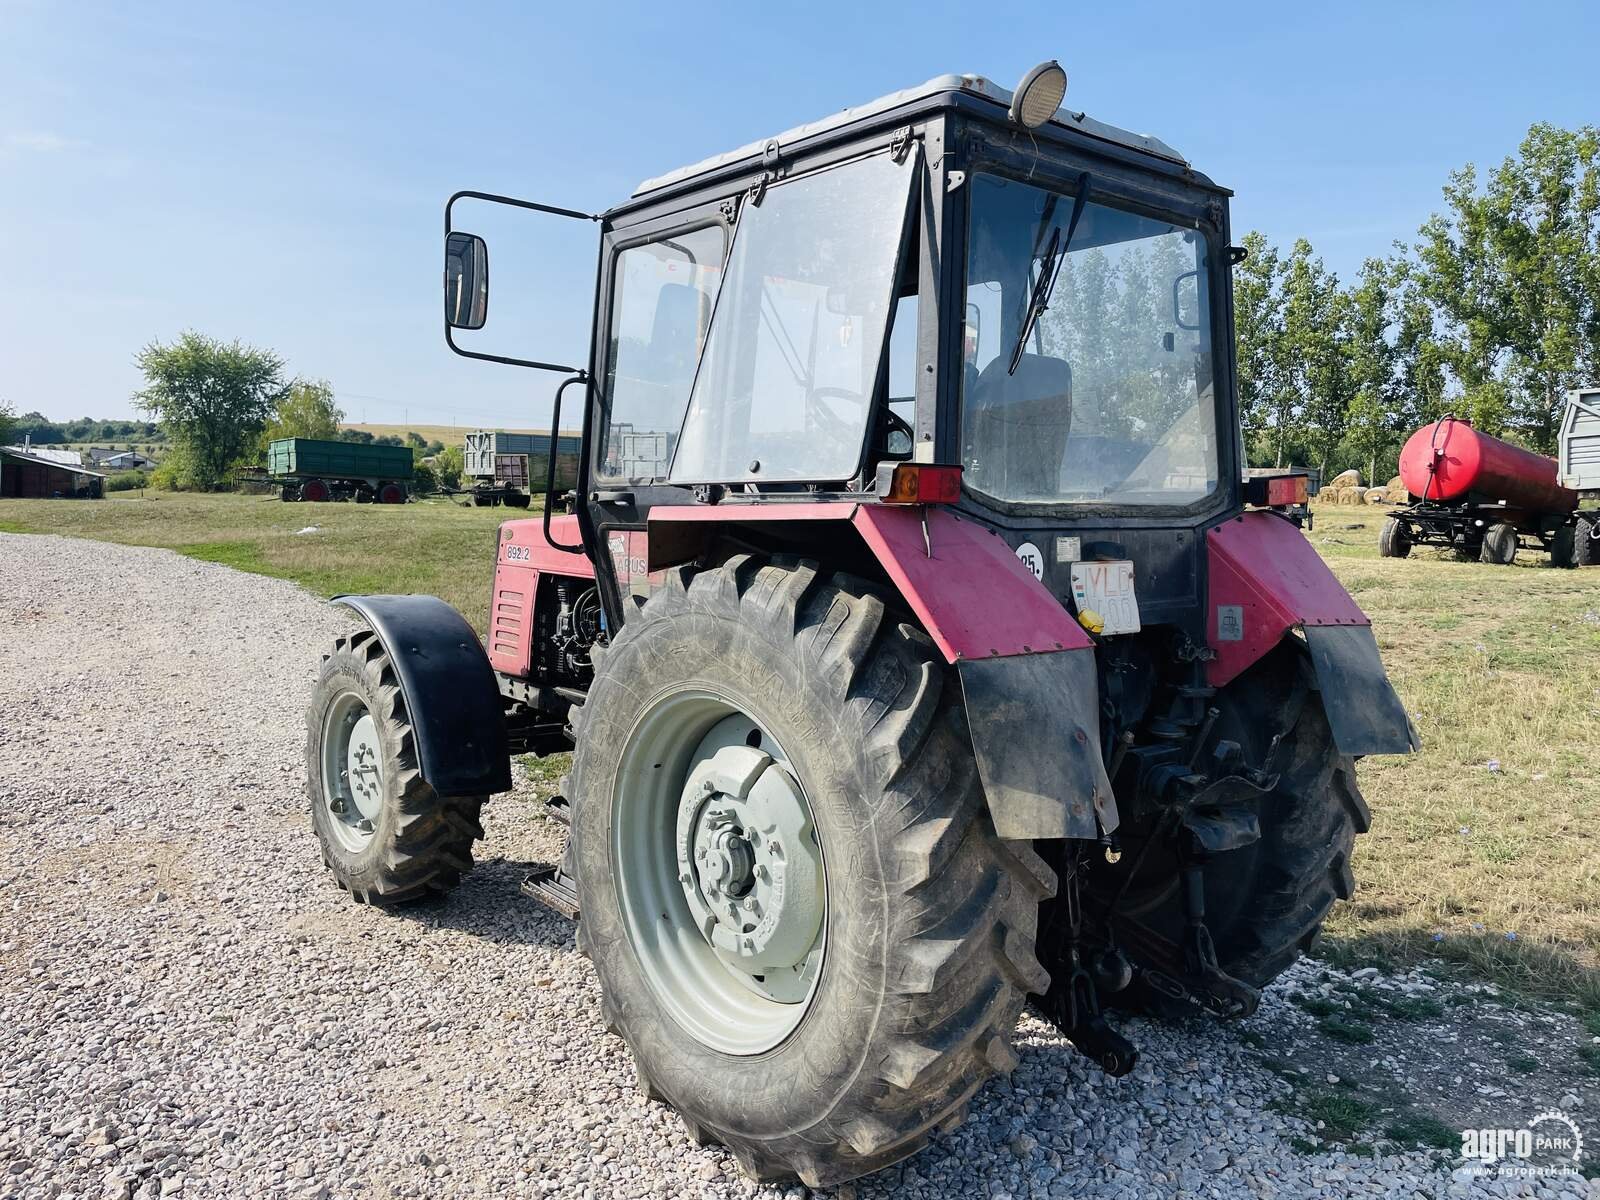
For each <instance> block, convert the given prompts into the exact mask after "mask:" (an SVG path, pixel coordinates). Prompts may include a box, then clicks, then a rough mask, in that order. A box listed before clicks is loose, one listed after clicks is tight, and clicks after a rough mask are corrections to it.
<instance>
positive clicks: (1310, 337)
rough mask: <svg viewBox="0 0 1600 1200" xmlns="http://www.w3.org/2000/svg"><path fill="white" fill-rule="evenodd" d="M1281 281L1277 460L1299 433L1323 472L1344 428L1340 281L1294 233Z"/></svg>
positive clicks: (1280, 463) (1275, 419)
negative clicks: (1292, 243) (1281, 316)
mask: <svg viewBox="0 0 1600 1200" xmlns="http://www.w3.org/2000/svg"><path fill="white" fill-rule="evenodd" d="M1282 286H1283V333H1282V354H1283V359H1282V368H1281V370H1280V372H1279V376H1280V378H1279V381H1278V389H1277V393H1276V399H1275V403H1274V405H1273V409H1274V412H1273V423H1274V426H1275V428H1274V441H1275V444H1276V460H1277V461H1276V465H1277V466H1280V467H1281V466H1283V465H1284V459H1285V455H1286V452H1287V450H1288V449H1289V445H1290V442H1291V440H1292V439H1294V438H1296V437H1300V438H1303V439H1304V440H1305V441H1306V443H1307V444H1308V446H1309V447H1310V449H1311V452H1312V453H1313V455H1314V456H1315V457H1316V458H1317V460H1318V462H1317V465H1318V466H1319V467H1321V468H1323V470H1324V471H1326V469H1327V465H1328V460H1329V459H1330V458H1331V457H1332V455H1333V451H1334V450H1335V449H1336V448H1337V447H1338V445H1339V443H1340V442H1341V441H1342V440H1343V439H1344V433H1345V403H1346V399H1347V398H1346V396H1345V388H1344V379H1343V362H1342V356H1343V348H1342V346H1341V344H1340V339H1339V329H1338V322H1339V319H1340V316H1341V313H1342V304H1341V302H1340V301H1339V299H1338V296H1339V281H1338V280H1337V279H1336V278H1335V277H1334V276H1333V275H1332V274H1330V273H1329V272H1328V270H1327V269H1326V268H1325V267H1324V266H1323V265H1322V260H1321V259H1320V258H1317V257H1315V256H1314V254H1313V252H1312V249H1311V243H1310V242H1308V241H1306V239H1305V238H1298V239H1296V240H1295V244H1294V247H1293V248H1292V249H1291V250H1290V251H1289V257H1288V258H1287V259H1286V260H1285V261H1284V266H1283V285H1282Z"/></svg>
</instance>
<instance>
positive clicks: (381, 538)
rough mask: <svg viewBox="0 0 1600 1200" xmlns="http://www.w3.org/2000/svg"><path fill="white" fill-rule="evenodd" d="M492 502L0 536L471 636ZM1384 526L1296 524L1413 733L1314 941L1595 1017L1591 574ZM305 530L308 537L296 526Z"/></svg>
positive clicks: (145, 508) (1599, 914)
mask: <svg viewBox="0 0 1600 1200" xmlns="http://www.w3.org/2000/svg"><path fill="white" fill-rule="evenodd" d="M419 432H421V431H420V430H419ZM505 515H506V514H505V512H504V511H503V510H495V509H472V508H462V507H458V506H456V505H454V504H451V503H448V502H444V501H430V502H427V503H423V504H409V505H405V506H403V507H401V506H395V507H384V506H374V505H354V504H322V505H311V504H283V503H281V502H280V501H277V500H261V499H255V498H242V497H232V496H179V495H154V496H153V497H150V498H146V499H144V500H132V499H130V500H107V501H99V502H61V501H54V502H52V501H20V500H13V501H0V530H8V531H14V532H28V531H38V532H51V533H62V534H71V535H75V536H80V537H90V538H101V539H105V540H111V541H117V542H126V543H131V544H136V545H152V546H169V547H172V548H174V549H178V550H181V551H183V552H184V553H187V554H192V555H194V556H195V557H197V558H204V559H208V560H210V561H215V562H224V563H228V564H229V565H232V566H236V567H240V568H242V569H244V570H249V571H258V572H262V573H265V574H270V575H278V576H282V577H285V578H288V579H293V580H296V581H298V582H300V583H302V584H304V585H305V586H307V587H308V588H310V589H311V590H313V591H315V592H317V593H319V594H322V595H332V594H334V593H336V592H341V591H350V592H362V591H401V592H405V591H418V592H431V593H434V594H437V595H440V596H443V597H444V598H445V599H446V600H448V601H449V602H450V603H452V604H454V605H455V606H456V607H458V608H459V609H461V611H462V612H463V613H465V614H466V615H467V616H468V618H469V619H470V620H472V621H473V623H474V624H475V625H477V626H478V627H479V628H480V630H481V628H482V624H483V617H484V607H485V603H486V598H487V596H488V590H489V583H490V575H491V570H492V555H493V546H494V530H495V527H496V525H497V524H498V523H499V521H501V520H502V519H504V518H505ZM1382 519H1383V514H1382V511H1381V510H1376V509H1371V508H1344V507H1326V508H1319V509H1318V510H1317V518H1316V528H1315V529H1314V530H1313V531H1312V532H1311V533H1310V534H1309V537H1310V539H1311V542H1312V544H1313V545H1314V546H1316V548H1317V549H1318V551H1319V552H1321V553H1322V554H1323V555H1324V557H1325V558H1326V559H1327V560H1328V562H1329V563H1330V564H1331V566H1332V567H1333V570H1334V571H1335V573H1336V574H1337V575H1338V576H1339V578H1340V580H1341V581H1342V582H1343V583H1344V585H1345V586H1346V587H1347V588H1348V589H1349V590H1350V591H1351V592H1352V593H1353V594H1354V595H1355V597H1356V599H1357V601H1358V602H1359V603H1360V604H1361V605H1362V607H1364V608H1365V609H1366V610H1367V612H1368V613H1369V614H1370V615H1371V616H1372V619H1373V623H1374V626H1375V628H1376V631H1377V635H1378V641H1379V644H1380V645H1381V646H1382V648H1383V653H1384V659H1385V662H1386V663H1387V665H1388V667H1389V670H1390V672H1391V675H1392V677H1393V679H1394V682H1395V686H1396V687H1397V688H1398V689H1399V692H1400V695H1401V697H1402V698H1403V699H1404V700H1405V702H1406V705H1407V707H1408V708H1409V709H1410V711H1411V713H1412V714H1413V717H1414V719H1415V721H1416V724H1417V727H1418V729H1419V730H1420V731H1421V734H1422V738H1423V742H1424V748H1423V751H1422V753H1420V754H1418V755H1415V756H1413V757H1410V758H1396V759H1369V760H1366V761H1364V762H1363V763H1362V764H1361V766H1360V776H1361V783H1362V786H1363V788H1364V790H1365V791H1366V795H1367V799H1368V801H1369V802H1370V804H1371V806H1372V811H1373V815H1374V821H1373V829H1372V833H1371V834H1370V835H1368V836H1367V837H1366V838H1363V839H1362V840H1361V842H1360V844H1359V847H1358V850H1357V857H1356V861H1355V871H1356V876H1357V880H1358V883H1359V885H1360V891H1359V892H1358V895H1357V900H1356V902H1355V903H1354V904H1349V905H1343V906H1341V907H1340V908H1339V909H1338V910H1336V915H1335V916H1334V918H1333V920H1332V922H1331V924H1330V926H1329V938H1328V941H1327V953H1329V954H1330V955H1333V956H1337V957H1341V958H1344V959H1350V960H1361V961H1364V962H1381V963H1386V964H1392V965H1401V964H1414V963H1426V962H1442V963H1454V964H1457V965H1459V966H1462V967H1466V968H1469V969H1470V970H1472V971H1473V972H1474V973H1475V974H1478V975H1481V976H1483V977H1486V978H1490V979H1493V980H1495V981H1497V982H1499V983H1501V984H1504V985H1506V986H1507V987H1509V988H1511V989H1513V990H1514V991H1516V992H1519V993H1524V994H1529V995H1535V996H1542V997H1546V998H1559V997H1569V998H1574V999H1577V1000H1579V1001H1581V1002H1582V1003H1584V1004H1585V1005H1586V1006H1587V1007H1588V1008H1590V1009H1591V1010H1592V1011H1594V1012H1595V1013H1596V1015H1597V1019H1600V783H1597V780H1596V776H1597V775H1600V570H1590V571H1581V572H1580V571H1558V570H1554V569H1552V568H1550V567H1548V566H1546V565H1545V563H1544V562H1543V560H1541V559H1539V558H1537V557H1535V556H1533V555H1524V556H1523V557H1522V558H1521V559H1519V561H1518V563H1517V564H1516V565H1515V566H1513V567H1503V568H1497V567H1489V566H1484V565H1482V564H1480V563H1458V562H1455V561H1452V560H1448V559H1445V558H1443V557H1441V556H1440V555H1438V554H1436V553H1435V552H1433V551H1424V550H1419V551H1416V552H1414V553H1413V556H1412V557H1411V558H1409V559H1404V560H1397V559H1382V558H1379V557H1378V556H1377V533H1378V526H1379V524H1380V523H1381V521H1382ZM307 525H316V526H318V531H317V532H316V533H314V534H300V533H297V532H296V531H297V530H300V529H303V528H304V527H305V526H307ZM1596 1032H1597V1033H1600V1023H1597V1027H1596Z"/></svg>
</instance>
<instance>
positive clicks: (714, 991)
mask: <svg viewBox="0 0 1600 1200" xmlns="http://www.w3.org/2000/svg"><path fill="white" fill-rule="evenodd" d="M611 809H612V811H611V846H610V852H611V866H612V878H613V880H615V883H616V888H617V899H618V907H619V909H620V915H621V918H622V923H623V927H624V929H625V931H626V933H627V935H628V940H629V942H630V944H631V945H632V947H633V950H634V953H635V955H636V957H637V959H638V962H639V965H640V968H641V970H642V972H643V974H644V977H645V980H646V982H647V983H648V985H649V987H650V989H651V991H652V992H653V993H654V994H655V997H656V999H657V1001H658V1002H659V1004H660V1005H661V1007H662V1008H663V1009H665V1010H666V1012H667V1013H668V1014H669V1015H670V1016H671V1017H672V1019H673V1020H674V1021H675V1022H676V1023H677V1024H678V1025H680V1026H681V1027H682V1028H683V1029H684V1030H685V1031H687V1032H688V1033H689V1034H690V1035H691V1036H692V1037H694V1038H695V1039H696V1040H698V1041H700V1042H701V1043H703V1044H704V1045H706V1046H709V1047H710V1048H712V1049H714V1050H718V1051H721V1052H722V1053H725V1054H732V1055H752V1054H760V1053H763V1052H765V1051H767V1050H771V1049H772V1048H773V1047H775V1046H777V1045H779V1044H780V1043H781V1042H783V1041H784V1040H785V1039H786V1038H788V1037H789V1036H790V1035H791V1034H792V1033H793V1032H794V1031H795V1029H797V1028H798V1027H799V1025H800V1023H801V1021H802V1020H804V1018H805V1015H806V1013H807V1012H808V1011H809V1009H810V1006H811V1001H812V998H813V997H814V995H815V993H816V987H817V981H818V979H819V977H820V975H821V972H822V963H823V958H824V955H825V952H826V946H827V925H828V921H827V870H826V865H825V861H824V857H823V848H822V839H821V836H820V835H819V834H818V832H817V830H816V826H815V822H814V819H813V816H812V811H811V805H810V801H809V799H808V797H807V795H806V791H805V788H804V786H803V783H802V781H801V779H800V777H799V774H798V772H797V771H796V770H795V768H794V766H793V763H792V761H791V760H790V759H789V757H788V755H787V754H785V752H784V750H783V747H782V746H781V745H780V744H779V743H778V741H777V739H776V738H774V737H773V736H772V734H771V732H770V731H769V730H768V729H767V728H766V727H765V726H763V725H762V724H761V723H760V722H759V721H756V720H755V719H754V718H752V717H751V716H749V715H748V714H747V713H746V712H745V711H744V710H743V709H742V708H741V707H740V706H739V705H738V704H736V703H734V702H733V701H732V700H731V699H729V698H727V697H724V696H719V695H715V694H713V693H711V692H709V691H692V692H678V693H673V694H669V695H667V696H665V697H662V698H659V699H658V700H656V701H655V702H653V703H652V704H651V705H650V706H648V707H647V708H646V710H645V714H644V715H643V716H642V717H641V718H640V719H639V721H638V723H637V724H636V725H635V727H634V729H633V732H632V734H631V735H630V736H629V737H628V739H627V742H626V745H625V747H624V749H623V754H622V761H621V762H620V764H619V769H618V773H617V784H616V789H615V794H614V796H613V798H612V806H611Z"/></svg>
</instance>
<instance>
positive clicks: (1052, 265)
mask: <svg viewBox="0 0 1600 1200" xmlns="http://www.w3.org/2000/svg"><path fill="white" fill-rule="evenodd" d="M1088 199H1089V172H1087V171H1085V172H1084V173H1083V174H1082V175H1079V176H1078V195H1077V197H1076V198H1075V199H1074V200H1073V201H1072V216H1071V217H1070V218H1069V219H1068V220H1067V236H1066V237H1065V238H1063V237H1062V236H1061V229H1060V227H1059V226H1058V227H1057V228H1056V229H1055V231H1054V232H1052V233H1051V235H1050V244H1049V245H1047V246H1046V247H1045V248H1044V255H1043V256H1042V257H1041V258H1040V260H1039V278H1038V279H1037V280H1036V281H1035V282H1034V285H1033V291H1031V292H1030V293H1028V311H1027V312H1025V313H1023V314H1022V328H1021V329H1020V330H1018V331H1017V344H1016V345H1014V346H1013V347H1011V365H1010V366H1008V367H1007V368H1006V374H1007V375H1015V374H1016V373H1017V364H1018V363H1020V362H1021V361H1022V351H1023V348H1024V347H1025V346H1027V344H1028V335H1029V334H1030V333H1032V332H1033V327H1034V325H1035V324H1036V323H1037V322H1038V320H1039V315H1040V314H1041V313H1043V312H1044V310H1045V309H1047V308H1049V307H1050V294H1051V293H1052V292H1054V291H1055V290H1056V276H1057V275H1059V274H1060V273H1061V264H1062V262H1063V261H1064V260H1065V259H1066V257H1067V251H1068V250H1070V249H1071V248H1072V235H1073V234H1074V233H1076V232H1077V230H1078V218H1079V217H1081V216H1083V206H1084V203H1085V202H1086V201H1087V200H1088ZM1046 211H1047V212H1048V210H1046Z"/></svg>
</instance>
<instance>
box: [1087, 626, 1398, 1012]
mask: <svg viewBox="0 0 1600 1200" xmlns="http://www.w3.org/2000/svg"><path fill="white" fill-rule="evenodd" d="M1252 671H1253V672H1261V673H1263V674H1251V675H1246V676H1242V677H1241V678H1240V679H1239V680H1236V681H1235V682H1234V683H1233V684H1231V685H1230V687H1229V689H1228V691H1226V692H1224V694H1223V697H1220V698H1219V699H1220V700H1224V701H1226V700H1227V699H1228V698H1229V697H1230V696H1231V697H1232V698H1233V699H1234V701H1235V702H1236V703H1238V704H1239V706H1240V707H1239V710H1238V715H1239V717H1240V719H1241V720H1242V722H1243V723H1244V724H1245V725H1247V726H1251V727H1255V728H1258V729H1259V730H1261V731H1265V732H1264V733H1263V737H1265V736H1266V734H1267V733H1270V732H1271V731H1273V730H1274V729H1277V730H1282V731H1283V732H1282V736H1281V739H1280V740H1279V742H1278V745H1277V749H1276V751H1275V752H1273V754H1272V755H1271V762H1270V763H1269V765H1268V769H1269V771H1271V772H1274V773H1277V774H1278V776H1279V778H1278V783H1277V786H1276V787H1275V788H1274V789H1273V791H1272V792H1271V793H1270V794H1269V795H1268V796H1266V797H1265V798H1264V799H1263V801H1262V807H1261V810H1260V814H1259V817H1260V823H1261V839H1260V841H1259V842H1257V843H1256V844H1255V845H1254V846H1251V847H1247V848H1246V849H1244V850H1238V851H1232V852H1230V853H1229V854H1223V855H1219V856H1218V857H1217V858H1216V859H1215V860H1213V862H1212V863H1211V864H1210V866H1209V867H1208V878H1207V895H1208V901H1207V912H1208V925H1209V931H1210V933H1211V936H1212V940H1213V943H1214V945H1215V948H1216V953H1217V960H1218V964H1219V965H1220V966H1221V967H1222V969H1223V970H1225V971H1227V972H1228V973H1229V974H1230V975H1233V976H1235V977H1237V978H1239V979H1242V980H1244V981H1245V982H1246V983H1249V984H1250V985H1252V986H1253V987H1257V988H1260V987H1265V986H1266V985H1267V984H1268V983H1270V982H1272V980H1274V979H1276V978H1277V977H1278V976H1279V975H1281V974H1282V973H1283V972H1284V971H1285V970H1287V969H1288V967H1289V966H1290V965H1291V964H1293V963H1294V961H1295V960H1296V959H1298V958H1299V957H1300V956H1301V955H1302V954H1304V953H1305V952H1307V951H1308V950H1310V949H1311V948H1312V947H1313V946H1314V945H1315V944H1316V941H1317V938H1318V936H1319V935H1320V934H1321V931H1322V925H1323V922H1324V921H1325V920H1326V919H1327V916H1328V913H1329V912H1330V911H1331V910H1332V908H1333V906H1334V904H1335V902H1337V901H1339V900H1348V899H1350V898H1351V896H1352V895H1353V894H1354V892H1355V878H1354V875H1353V874H1352V872H1351V856H1352V853H1353V851H1354V848H1355V840H1356V837H1357V836H1358V835H1360V834H1363V833H1366V832H1367V830H1368V828H1369V827H1370V826H1371V824H1372V816H1371V813H1370V812H1369V811H1368V809H1367V804H1366V801H1365V800H1364V799H1363V798H1362V796H1361V790H1360V788H1359V787H1358V786H1357V782H1356V771H1355V760H1354V759H1352V758H1351V757H1350V756H1349V755H1347V754H1343V753H1341V752H1340V751H1339V749H1338V747H1337V746H1336V745H1335V744H1334V741H1333V734H1332V731H1331V730H1330V728H1329V726H1328V719H1327V716H1326V714H1325V713H1324V711H1323V707H1322V702H1321V697H1320V693H1319V692H1318V691H1317V690H1316V677H1315V673H1314V671H1313V670H1312V667H1311V664H1310V662H1309V660H1308V659H1307V657H1306V654H1305V651H1304V649H1303V648H1302V647H1301V646H1300V645H1299V644H1298V643H1297V642H1294V641H1292V640H1291V641H1286V642H1285V643H1283V644H1282V645H1280V646H1279V647H1278V649H1276V650H1274V651H1273V652H1272V654H1271V656H1270V657H1269V658H1267V659H1264V660H1262V662H1261V663H1259V664H1258V665H1257V667H1255V668H1252ZM1275 679H1276V680H1277V681H1278V683H1277V684H1275V683H1274V682H1273V681H1274V680H1275ZM1295 680H1297V682H1296V683H1295V684H1294V686H1293V687H1292V689H1291V690H1289V691H1288V692H1287V693H1285V690H1284V687H1283V686H1281V684H1283V683H1284V682H1287V681H1295ZM1233 855H1240V856H1248V857H1244V858H1242V859H1241V860H1239V862H1238V865H1233V864H1232V863H1230V858H1231V857H1232V856H1233ZM1213 872H1214V873H1213ZM1219 884H1220V886H1222V887H1224V888H1226V889H1227V890H1228V892H1230V893H1231V895H1218V894H1217V893H1216V892H1214V891H1213V889H1214V888H1215V887H1217V886H1218V885H1219ZM1230 901H1231V902H1230ZM1166 905H1167V911H1166V913H1165V917H1164V920H1165V926H1164V928H1165V929H1166V930H1167V931H1169V932H1172V933H1175V932H1176V931H1177V930H1178V929H1181V927H1182V922H1183V918H1182V916H1181V912H1182V901H1181V897H1180V896H1179V894H1178V892H1177V890H1176V889H1174V891H1173V893H1172V894H1171V896H1170V898H1169V899H1168V900H1167V901H1166ZM1219 913H1230V914H1232V916H1231V918H1230V919H1228V920H1227V921H1226V923H1221V922H1219V921H1218V914H1219ZM1109 1003H1111V1004H1112V1005H1114V1006H1115V1007H1117V1008H1120V1009H1123V1010H1124V1011H1143V1012H1148V1013H1151V1014H1153V1015H1157V1016H1164V1017H1181V1016H1187V1015H1191V1014H1192V1013H1194V1012H1195V1011H1196V1010H1195V1009H1194V1008H1193V1006H1191V1005H1189V1004H1187V1003H1184V1002H1181V1001H1175V1000H1172V999H1170V998H1168V997H1166V996H1165V995H1163V994H1161V993H1159V992H1156V991H1155V990H1153V989H1150V988H1147V987H1142V986H1141V985H1140V983H1139V981H1137V980H1136V981H1135V983H1134V984H1133V986H1131V987H1129V988H1128V989H1126V990H1125V991H1122V992H1118V993H1115V994H1114V995H1113V996H1112V997H1110V998H1109Z"/></svg>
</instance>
